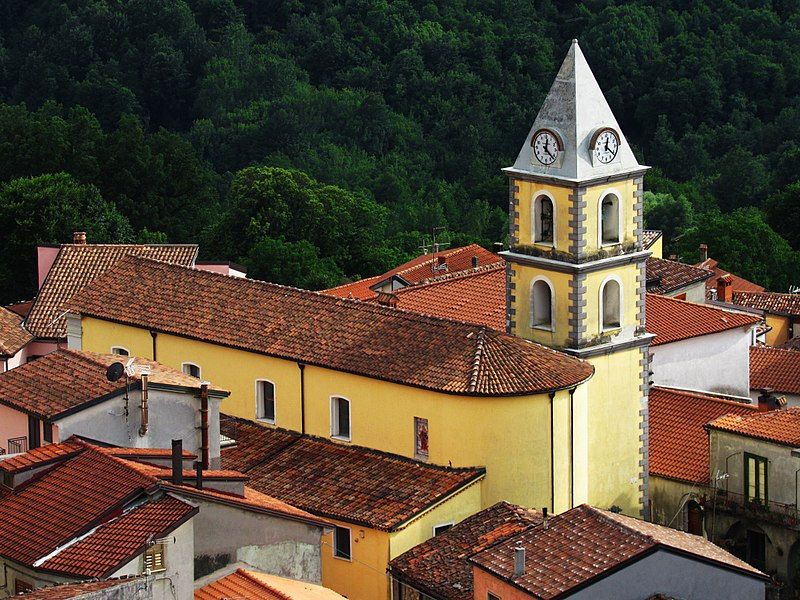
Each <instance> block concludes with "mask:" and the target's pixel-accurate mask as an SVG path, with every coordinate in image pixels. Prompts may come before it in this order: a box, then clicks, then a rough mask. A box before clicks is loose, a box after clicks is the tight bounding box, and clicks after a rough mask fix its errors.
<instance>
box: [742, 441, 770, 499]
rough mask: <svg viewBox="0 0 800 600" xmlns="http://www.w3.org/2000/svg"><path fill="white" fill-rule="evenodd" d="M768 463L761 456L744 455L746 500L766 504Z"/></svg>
mask: <svg viewBox="0 0 800 600" xmlns="http://www.w3.org/2000/svg"><path fill="white" fill-rule="evenodd" d="M768 466H769V461H768V460H767V459H766V458H764V457H763V456H756V455H754V454H748V453H747V452H745V454H744V494H745V497H746V498H747V500H756V501H758V502H761V503H763V504H766V502H767V499H768V497H769V496H768V494H767V481H768V473H767V469H768Z"/></svg>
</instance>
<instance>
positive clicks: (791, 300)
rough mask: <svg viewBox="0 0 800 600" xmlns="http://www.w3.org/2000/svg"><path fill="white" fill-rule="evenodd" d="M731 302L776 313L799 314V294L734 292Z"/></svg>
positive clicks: (794, 315) (793, 315)
mask: <svg viewBox="0 0 800 600" xmlns="http://www.w3.org/2000/svg"><path fill="white" fill-rule="evenodd" d="M733 303H734V304H738V305H740V306H748V307H750V308H757V309H759V310H764V311H766V312H768V313H773V314H777V315H788V316H792V317H797V316H800V294H779V293H778V292H734V293H733Z"/></svg>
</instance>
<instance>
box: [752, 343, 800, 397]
mask: <svg viewBox="0 0 800 600" xmlns="http://www.w3.org/2000/svg"><path fill="white" fill-rule="evenodd" d="M761 388H772V389H773V390H775V391H776V392H780V393H784V394H800V352H797V351H796V350H785V349H783V348H770V347H769V346H750V389H751V390H758V389H761Z"/></svg>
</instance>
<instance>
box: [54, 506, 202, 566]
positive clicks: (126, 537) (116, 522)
mask: <svg viewBox="0 0 800 600" xmlns="http://www.w3.org/2000/svg"><path fill="white" fill-rule="evenodd" d="M196 513H197V508H196V507H195V506H193V505H191V504H188V503H187V502H185V501H183V500H180V499H178V498H175V497H173V496H169V495H165V496H163V497H162V498H161V499H159V500H155V501H151V502H147V501H145V502H144V503H143V504H141V505H140V506H137V507H135V508H133V509H132V510H129V511H127V512H125V513H123V514H122V515H120V516H119V517H117V518H115V519H113V520H111V521H109V522H107V523H104V524H103V525H101V526H99V527H98V528H97V529H96V530H95V531H93V532H92V533H91V535H89V536H87V537H85V538H83V539H80V540H78V541H77V542H75V543H74V544H72V545H70V546H68V547H66V548H64V549H63V550H62V551H60V552H57V553H56V554H55V555H54V556H52V557H51V558H49V559H48V560H46V561H44V562H43V563H41V564H40V565H38V568H41V569H46V570H49V571H56V572H59V573H69V574H72V575H79V576H81V577H98V578H100V577H107V576H108V575H110V574H111V573H113V572H114V571H116V570H117V569H118V568H119V567H120V565H122V564H124V563H126V562H127V561H129V560H130V559H131V557H133V556H137V555H138V554H140V553H141V552H144V550H146V548H147V544H148V541H149V540H153V539H158V538H160V537H164V536H165V535H167V534H168V533H170V532H171V531H173V530H175V529H176V528H177V527H179V526H180V525H181V524H182V523H184V522H185V521H186V520H187V519H189V518H191V517H192V516H193V515H194V514H196Z"/></svg>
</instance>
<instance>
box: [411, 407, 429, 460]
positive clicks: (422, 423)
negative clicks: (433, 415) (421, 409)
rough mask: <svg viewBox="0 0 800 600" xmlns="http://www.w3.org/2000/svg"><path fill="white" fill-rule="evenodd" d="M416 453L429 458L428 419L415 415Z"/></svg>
mask: <svg viewBox="0 0 800 600" xmlns="http://www.w3.org/2000/svg"><path fill="white" fill-rule="evenodd" d="M414 454H416V456H417V458H419V459H421V460H428V419H423V418H421V417H414Z"/></svg>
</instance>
